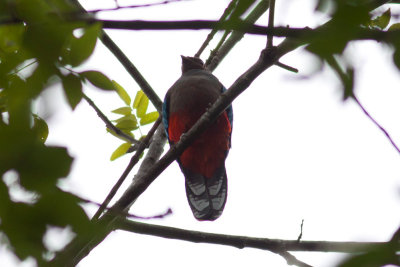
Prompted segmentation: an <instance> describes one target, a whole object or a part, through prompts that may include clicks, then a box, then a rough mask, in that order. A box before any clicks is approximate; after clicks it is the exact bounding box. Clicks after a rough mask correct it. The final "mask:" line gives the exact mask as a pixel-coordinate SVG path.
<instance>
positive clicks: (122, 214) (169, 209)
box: [75, 196, 172, 220]
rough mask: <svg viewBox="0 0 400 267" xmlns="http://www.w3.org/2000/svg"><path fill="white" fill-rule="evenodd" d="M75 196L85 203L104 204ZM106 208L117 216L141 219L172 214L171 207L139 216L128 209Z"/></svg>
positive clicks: (160, 217)
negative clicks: (158, 212) (152, 213)
mask: <svg viewBox="0 0 400 267" xmlns="http://www.w3.org/2000/svg"><path fill="white" fill-rule="evenodd" d="M75 197H77V198H78V199H79V201H81V202H83V203H87V204H93V205H96V206H98V207H101V206H102V204H100V203H97V202H95V201H92V200H89V199H85V198H82V197H79V196H75ZM104 209H105V210H107V211H110V212H111V213H113V214H115V215H116V216H120V217H123V218H125V217H126V218H132V219H141V220H151V219H162V218H164V217H166V216H168V215H170V214H172V209H171V208H168V209H167V210H166V211H165V212H163V213H160V214H157V215H152V216H138V215H135V214H132V213H128V212H126V211H121V210H115V209H113V208H112V207H111V208H110V207H106V208H104Z"/></svg>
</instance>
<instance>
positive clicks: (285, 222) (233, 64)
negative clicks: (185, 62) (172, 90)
mask: <svg viewBox="0 0 400 267" xmlns="http://www.w3.org/2000/svg"><path fill="white" fill-rule="evenodd" d="M81 2H82V4H83V5H84V6H85V7H86V8H88V9H94V8H96V9H97V8H105V7H112V6H113V3H114V1H112V0H108V1H107V0H102V1H99V0H85V1H83V0H82V1H81ZM119 2H120V4H121V5H124V4H135V3H137V2H135V1H119ZM228 3H229V1H212V0H201V1H200V0H192V1H182V2H179V3H174V4H169V5H163V6H160V7H152V8H140V9H133V10H122V11H119V12H106V13H102V14H101V17H104V18H109V19H115V20H119V19H142V20H186V19H218V18H219V17H220V16H221V14H222V13H223V11H224V9H225V7H226V6H227V5H228ZM314 6H315V1H306V0H301V1H299V0H296V1H295V0H286V1H279V0H278V1H277V7H276V12H277V13H276V15H275V17H276V21H277V24H278V25H282V26H286V25H289V26H291V27H303V26H311V27H312V26H315V25H318V24H319V23H321V22H322V21H324V19H325V17H324V16H323V15H322V14H318V13H314ZM392 11H397V12H398V11H399V10H396V9H393V8H392ZM266 22H267V16H266V15H264V16H263V17H262V18H261V19H260V20H259V22H258V24H261V25H265V24H266ZM108 33H109V34H110V36H111V37H112V38H113V40H115V42H116V43H117V44H118V45H119V47H120V48H121V49H122V50H123V51H124V52H125V53H126V55H127V56H128V57H129V58H130V59H131V60H132V62H133V63H134V64H135V65H136V67H137V68H138V69H139V70H140V71H141V73H142V74H143V76H144V77H145V78H146V79H147V80H148V82H149V83H150V85H151V86H152V87H153V88H154V89H155V90H156V92H157V94H158V95H159V96H160V98H161V99H163V98H164V95H165V93H166V91H167V90H168V88H169V87H170V86H171V85H172V84H173V83H174V81H175V80H177V79H178V78H179V76H180V64H181V59H180V55H187V56H193V55H194V54H195V53H196V52H197V50H198V49H199V47H200V45H201V44H202V42H203V41H204V39H205V38H206V36H207V34H208V31H207V30H201V31H122V30H110V31H108ZM280 41H281V40H279V39H275V44H278V43H279V42H280ZM265 42H266V39H265V37H262V36H252V35H246V36H245V38H244V39H243V40H242V41H241V42H240V43H239V44H238V45H237V46H236V47H235V48H234V49H233V50H232V52H231V53H230V54H229V55H228V56H227V57H226V58H225V60H224V61H223V62H222V63H221V64H220V66H219V67H218V68H217V70H216V71H215V72H214V74H215V75H216V76H217V77H218V78H219V80H220V81H221V82H222V83H223V84H224V85H225V86H226V87H227V88H228V87H229V86H230V85H231V84H232V83H233V82H234V81H235V80H236V79H237V77H238V76H239V75H240V74H242V73H243V72H244V71H246V70H247V69H248V68H249V67H250V66H251V65H252V64H253V63H254V62H255V61H256V60H257V58H258V56H259V53H260V51H261V50H262V49H263V47H265ZM215 43H216V42H213V45H212V46H211V47H209V48H208V49H207V50H206V51H205V52H204V53H203V55H202V59H206V58H207V57H208V55H209V51H210V49H212V48H214V46H215ZM346 55H347V56H348V60H351V61H352V62H354V64H355V65H356V66H357V67H358V70H359V72H358V73H356V89H355V90H356V94H357V96H358V97H359V100H360V101H361V103H363V104H364V106H365V108H366V109H367V110H368V111H369V112H370V113H371V114H372V115H373V116H374V118H375V119H376V120H377V121H378V122H380V123H381V124H382V125H383V126H384V127H385V129H386V130H387V131H388V132H389V133H390V134H391V136H392V137H393V139H394V141H395V142H397V143H398V144H400V123H399V117H400V105H399V103H398V102H399V99H400V91H399V88H398V85H399V83H400V75H399V72H398V71H397V70H396V69H395V68H394V65H393V63H392V59H391V51H390V50H389V49H388V48H387V47H385V48H384V49H383V48H382V47H381V45H380V44H378V43H376V42H372V41H368V42H364V43H355V44H351V45H350V46H349V47H348V48H347V50H346ZM281 61H282V62H284V63H286V64H288V65H291V66H293V67H296V68H298V69H299V70H300V73H299V74H293V73H290V72H288V71H285V70H283V69H281V68H278V67H272V68H270V69H268V70H267V71H266V72H264V73H263V74H262V75H261V76H260V77H259V78H258V79H257V80H256V81H254V82H253V83H252V85H251V86H250V88H248V90H247V91H245V92H244V93H243V94H242V95H241V96H239V98H237V100H235V102H234V103H233V110H234V127H233V135H232V149H231V151H230V154H229V156H228V159H227V161H226V168H227V174H228V200H227V204H226V207H225V210H224V213H223V214H222V216H221V217H220V218H219V219H218V220H216V221H214V222H199V221H196V220H195V219H194V217H193V216H192V213H191V211H190V208H189V205H188V203H187V200H186V194H185V188H184V178H183V175H182V174H181V172H180V170H179V168H178V165H177V164H176V163H175V162H174V163H173V164H171V165H170V166H169V167H168V168H167V170H166V171H165V172H163V173H162V174H161V175H160V176H159V177H158V178H157V180H156V181H155V182H154V183H153V184H152V185H151V186H150V187H149V188H148V190H147V191H146V192H145V193H144V194H143V195H142V196H141V197H140V198H139V200H138V201H137V202H136V203H135V205H134V206H133V208H132V209H131V212H132V213H134V214H137V215H141V216H151V215H157V214H160V213H163V212H164V211H165V210H167V209H168V208H171V209H172V210H173V214H172V215H170V216H168V217H166V218H164V219H158V220H151V221H148V222H149V223H155V224H162V225H168V226H173V227H180V228H184V229H192V230H199V231H205V232H215V233H224V234H233V235H248V236H255V237H268V238H279V239H297V237H298V235H299V233H300V224H301V221H302V219H304V229H303V240H327V241H386V240H388V239H389V238H390V237H391V234H392V233H393V232H394V231H395V230H396V229H397V227H398V226H399V225H400V213H399V212H398V210H399V204H400V201H399V200H400V182H399V181H400V168H399V166H400V155H399V154H398V152H396V150H395V149H394V148H393V147H392V146H391V144H390V142H389V141H388V139H387V138H386V137H385V136H384V134H383V133H382V132H381V131H380V130H379V129H378V128H377V127H376V126H375V125H374V124H373V123H372V122H371V121H370V120H369V119H368V118H367V117H366V116H365V115H364V114H363V112H362V111H361V109H360V108H359V107H358V106H357V105H356V104H355V103H354V102H353V101H351V100H349V101H346V102H343V101H342V91H341V88H340V84H339V82H338V80H337V78H336V76H335V75H334V74H333V73H332V71H330V70H329V69H325V70H323V71H321V72H318V73H317V74H315V75H313V76H310V77H308V78H306V76H307V75H309V74H310V73H313V72H315V70H316V68H317V65H316V64H315V60H314V59H313V57H312V56H311V55H310V54H308V53H307V52H305V51H304V49H302V48H300V49H297V50H296V51H294V52H292V53H290V54H288V55H286V56H284V57H283V58H282V60H281ZM81 69H82V70H88V69H95V70H99V71H102V72H104V73H105V74H107V75H108V76H109V77H110V78H111V79H113V80H116V81H117V82H118V83H120V84H121V85H122V86H123V87H124V88H125V89H126V90H127V91H128V92H129V93H130V95H131V96H132V98H133V97H134V96H135V94H136V91H137V90H139V89H140V88H139V87H138V85H137V84H136V83H135V82H134V81H133V80H132V78H131V77H130V76H129V74H127V73H126V71H125V70H124V69H123V67H122V66H121V65H120V64H119V63H118V62H117V61H116V59H115V58H114V57H113V56H112V55H111V53H110V52H109V51H107V49H106V48H104V46H103V45H102V44H101V43H100V42H99V43H98V45H97V47H96V51H95V53H94V55H93V56H92V57H91V59H90V60H89V61H88V62H87V63H86V64H85V65H84V67H82V68H81ZM85 92H86V93H87V95H88V96H89V97H91V98H92V99H93V100H94V101H95V102H96V104H97V105H98V107H100V108H101V109H102V110H103V111H104V112H105V113H106V115H107V116H109V117H110V119H115V118H116V116H115V115H113V114H112V113H110V111H111V110H113V109H115V108H118V107H121V106H123V105H124V103H123V102H122V101H121V100H120V99H119V98H118V96H117V95H116V94H113V93H104V92H100V91H99V90H97V89H95V88H90V86H87V88H85ZM51 94H52V97H53V98H52V99H53V101H54V106H56V107H57V112H56V113H55V114H54V115H53V116H52V117H51V118H50V120H49V126H50V135H49V139H48V141H47V143H48V144H52V145H53V144H57V145H63V146H67V147H68V150H69V152H70V154H71V155H73V156H74V158H75V161H74V163H73V170H72V173H71V175H70V177H69V178H68V180H66V181H65V182H63V184H62V186H63V188H64V189H67V190H70V191H72V192H74V193H76V194H78V195H79V196H82V197H84V198H87V199H91V200H93V201H96V202H102V201H103V199H104V198H105V196H106V194H107V193H108V191H109V190H110V188H111V187H112V185H113V184H114V183H115V182H116V180H117V179H118V178H119V176H120V175H121V173H122V172H123V170H124V169H125V167H126V165H127V164H128V162H129V158H130V156H129V155H128V156H124V157H122V158H120V159H118V160H116V161H113V162H110V161H109V157H110V155H111V153H112V152H113V150H114V149H115V148H116V147H117V146H118V145H120V144H121V142H120V141H119V140H118V139H116V138H114V137H113V136H111V135H110V134H107V133H106V131H105V126H104V124H103V122H102V121H101V120H100V119H99V118H98V117H97V116H96V114H95V112H94V111H93V110H92V109H91V108H90V107H89V106H88V105H87V103H85V102H84V101H82V102H81V103H80V104H79V105H78V107H77V109H76V110H75V111H74V112H71V110H70V108H69V107H68V106H67V105H66V104H65V101H64V99H63V95H62V92H61V87H60V86H57V88H53V92H51ZM153 109H154V108H153ZM147 130H148V128H144V129H143V132H146V131H147ZM167 148H168V147H167V146H166V147H165V149H167ZM135 170H136V168H135ZM134 173H135V172H132V174H131V175H130V179H131V178H132V177H133V174H134ZM130 179H129V181H127V182H126V183H125V184H124V188H126V187H127V185H128V184H129V182H130ZM118 195H120V194H118ZM85 207H87V210H88V212H89V213H90V214H93V212H94V211H95V210H96V207H94V206H90V205H88V206H85ZM294 255H295V256H297V257H298V258H299V259H300V260H303V261H305V262H306V263H308V264H311V265H313V266H334V265H335V264H336V263H337V262H338V261H339V260H340V259H342V257H343V255H344V254H335V253H294ZM0 262H6V266H31V264H30V262H29V261H28V262H26V263H25V264H21V265H19V264H17V263H16V262H15V260H14V259H13V258H11V257H10V256H7V255H6V253H5V250H4V248H2V249H1V250H0ZM249 263H250V264H251V265H252V266H255V267H257V266H287V265H286V262H285V260H284V259H283V258H281V257H280V256H278V255H275V254H273V253H270V252H268V251H261V250H256V249H243V250H239V249H235V248H231V247H224V246H217V245H208V244H193V243H188V242H184V241H175V240H168V239H162V238H158V237H151V236H142V235H137V234H131V233H127V232H122V231H118V232H115V233H112V234H110V235H109V236H108V238H107V239H106V240H105V241H104V242H103V243H102V244H100V245H99V246H98V247H97V248H95V249H94V250H93V251H92V252H91V253H90V254H89V256H87V257H86V258H85V259H83V260H82V261H81V263H80V264H79V266H81V267H92V266H93V267H94V266H133V265H137V266H140V265H142V266H157V265H161V264H165V265H166V266H172V265H174V266H188V265H190V266H191V267H200V266H205V265H208V266H218V265H220V266H243V265H246V264H249Z"/></svg>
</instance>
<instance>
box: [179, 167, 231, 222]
mask: <svg viewBox="0 0 400 267" xmlns="http://www.w3.org/2000/svg"><path fill="white" fill-rule="evenodd" d="M182 171H183V174H184V175H185V178H186V179H185V185H186V196H187V199H188V202H189V205H190V208H191V209H192V212H193V215H194V217H195V218H196V219H197V220H201V221H203V220H207V221H214V220H215V219H217V218H218V217H219V216H221V214H222V211H223V210H224V207H225V203H226V197H227V193H228V180H227V176H226V170H225V163H223V164H222V166H221V167H220V168H219V169H217V170H216V171H215V173H214V175H213V176H212V177H211V178H207V177H204V176H203V175H201V174H199V173H194V172H192V171H190V170H188V169H186V168H184V167H182Z"/></svg>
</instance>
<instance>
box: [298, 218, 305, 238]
mask: <svg viewBox="0 0 400 267" xmlns="http://www.w3.org/2000/svg"><path fill="white" fill-rule="evenodd" d="M303 224H304V219H302V220H301V224H300V234H299V236H298V237H297V242H300V240H301V238H302V237H303Z"/></svg>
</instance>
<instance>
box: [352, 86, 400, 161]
mask: <svg viewBox="0 0 400 267" xmlns="http://www.w3.org/2000/svg"><path fill="white" fill-rule="evenodd" d="M352 98H353V99H354V101H355V102H356V103H357V105H358V106H359V107H360V108H361V110H362V111H363V112H364V114H365V115H366V116H367V117H368V118H369V119H370V120H371V121H372V122H373V123H374V124H375V125H376V126H377V127H378V128H379V130H381V131H382V132H383V134H384V135H385V136H386V138H387V139H388V140H389V142H390V143H391V144H392V146H393V147H394V149H396V150H397V152H399V153H400V149H399V147H398V146H397V145H396V143H395V142H394V140H393V139H392V137H391V136H390V134H389V133H388V131H387V130H386V129H385V128H383V126H382V125H380V124H379V122H377V121H376V120H375V119H374V118H373V117H372V116H371V114H369V112H368V111H367V110H366V109H365V108H364V106H363V105H362V104H361V103H360V101H359V100H358V98H357V97H356V95H355V94H354V92H353V95H352Z"/></svg>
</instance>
